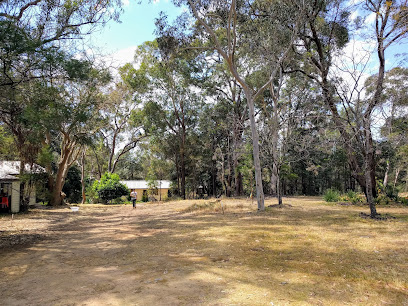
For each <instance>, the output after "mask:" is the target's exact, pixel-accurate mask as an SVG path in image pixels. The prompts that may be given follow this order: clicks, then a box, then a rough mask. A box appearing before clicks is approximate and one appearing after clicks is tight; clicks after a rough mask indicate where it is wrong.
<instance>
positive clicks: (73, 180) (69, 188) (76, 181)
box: [62, 166, 82, 203]
mask: <svg viewBox="0 0 408 306" xmlns="http://www.w3.org/2000/svg"><path fill="white" fill-rule="evenodd" d="M62 191H63V192H64V193H65V194H66V195H67V200H68V202H69V203H78V202H80V201H81V198H82V184H81V170H79V169H78V167H76V166H74V167H71V168H69V170H68V174H67V178H66V179H65V184H64V187H63V188H62Z"/></svg>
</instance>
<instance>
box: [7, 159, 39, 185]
mask: <svg viewBox="0 0 408 306" xmlns="http://www.w3.org/2000/svg"><path fill="white" fill-rule="evenodd" d="M24 168H25V169H24V170H25V171H26V172H28V173H42V172H45V169H44V168H43V167H41V166H39V165H36V164H33V166H32V167H31V166H30V165H29V164H25V166H24ZM19 174H20V162H19V161H5V160H3V161H0V180H18V177H17V176H18V175H19Z"/></svg>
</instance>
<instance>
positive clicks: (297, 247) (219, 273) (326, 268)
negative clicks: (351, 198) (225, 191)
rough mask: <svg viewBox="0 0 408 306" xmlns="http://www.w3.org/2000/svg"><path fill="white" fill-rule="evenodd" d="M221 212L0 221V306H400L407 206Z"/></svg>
mask: <svg viewBox="0 0 408 306" xmlns="http://www.w3.org/2000/svg"><path fill="white" fill-rule="evenodd" d="M221 203H222V205H223V208H225V214H223V213H222V212H221ZM221 203H220V202H218V203H215V204H214V202H211V201H180V202H169V203H161V204H141V205H138V207H137V209H135V210H134V209H132V207H131V205H126V206H101V205H84V206H81V207H80V209H79V211H78V212H72V211H71V210H70V209H69V208H68V207H64V208H58V209H45V208H36V209H32V210H31V211H30V212H29V213H27V214H20V215H15V216H14V219H11V216H2V217H0V290H1V298H0V304H1V305H304V304H311V305H344V304H350V305H355V304H360V305H381V304H383V305H408V281H407V280H408V230H407V229H408V226H407V225H408V208H407V207H389V208H379V212H380V213H387V214H390V215H392V216H393V218H389V219H388V220H382V221H373V220H367V219H363V218H360V217H359V215H358V213H359V212H360V211H364V212H368V209H367V207H353V206H341V205H328V204H325V203H323V202H321V201H318V200H317V199H314V198H296V199H295V198H292V199H285V203H288V204H289V205H287V206H286V207H284V208H282V209H279V208H276V207H272V208H269V209H267V211H266V212H264V213H257V212H256V206H255V205H252V204H251V202H250V201H248V200H222V202H221ZM193 204H195V205H193ZM270 204H274V201H272V200H270V201H269V202H267V205H270Z"/></svg>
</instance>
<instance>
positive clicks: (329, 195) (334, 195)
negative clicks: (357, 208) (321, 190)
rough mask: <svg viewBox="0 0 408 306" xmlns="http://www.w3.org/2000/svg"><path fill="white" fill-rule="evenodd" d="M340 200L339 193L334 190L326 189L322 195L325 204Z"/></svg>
mask: <svg viewBox="0 0 408 306" xmlns="http://www.w3.org/2000/svg"><path fill="white" fill-rule="evenodd" d="M339 199H340V193H339V192H338V191H337V190H335V189H327V190H326V193H325V194H324V200H325V201H326V202H337V201H339Z"/></svg>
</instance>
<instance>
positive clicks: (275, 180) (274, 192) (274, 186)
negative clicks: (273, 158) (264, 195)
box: [271, 163, 278, 196]
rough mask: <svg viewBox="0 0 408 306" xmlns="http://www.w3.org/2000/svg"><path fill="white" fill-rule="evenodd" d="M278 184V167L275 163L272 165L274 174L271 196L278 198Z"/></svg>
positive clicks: (272, 176) (272, 175)
mask: <svg viewBox="0 0 408 306" xmlns="http://www.w3.org/2000/svg"><path fill="white" fill-rule="evenodd" d="M277 183H278V178H277V176H276V165H275V163H273V165H272V174H271V195H272V196H276V195H277V190H276V185H277Z"/></svg>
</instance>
